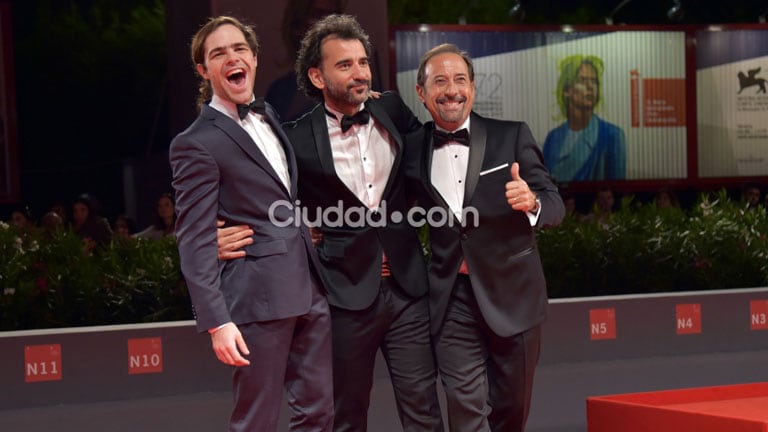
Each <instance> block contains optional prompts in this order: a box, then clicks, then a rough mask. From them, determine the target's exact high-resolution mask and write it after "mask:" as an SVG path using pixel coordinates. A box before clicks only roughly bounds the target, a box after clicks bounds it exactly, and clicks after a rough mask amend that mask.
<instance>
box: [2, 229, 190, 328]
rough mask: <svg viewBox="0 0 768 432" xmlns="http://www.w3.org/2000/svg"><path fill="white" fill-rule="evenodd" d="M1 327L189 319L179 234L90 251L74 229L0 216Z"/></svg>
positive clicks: (53, 326) (120, 241)
mask: <svg viewBox="0 0 768 432" xmlns="http://www.w3.org/2000/svg"><path fill="white" fill-rule="evenodd" d="M0 289H1V290H2V291H1V292H0V294H1V295H0V330H21V329H33V328H56V327H72V326H86V325H106V324H126V323H139V322H153V321H166V320H180V319H191V318H192V314H191V308H190V302H189V296H188V294H187V289H186V285H185V284H184V282H183V278H182V277H181V273H180V271H179V259H178V253H177V250H176V243H175V241H174V239H173V238H166V239H163V240H158V241H154V240H144V239H126V240H116V241H113V242H112V243H111V244H109V245H107V246H105V247H103V248H100V249H97V250H95V251H94V252H88V251H87V249H86V246H85V244H84V242H83V241H82V240H81V239H80V238H79V237H78V236H77V235H75V234H74V233H72V232H70V231H61V232H56V233H52V234H50V235H49V234H48V233H46V232H21V231H19V230H17V229H15V228H13V227H10V226H8V225H7V224H3V223H1V222H0Z"/></svg>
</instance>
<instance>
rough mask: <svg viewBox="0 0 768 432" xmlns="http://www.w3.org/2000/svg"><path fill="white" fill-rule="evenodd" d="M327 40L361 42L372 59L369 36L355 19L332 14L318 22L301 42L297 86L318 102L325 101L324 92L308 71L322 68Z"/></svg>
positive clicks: (297, 62) (296, 68)
mask: <svg viewBox="0 0 768 432" xmlns="http://www.w3.org/2000/svg"><path fill="white" fill-rule="evenodd" d="M327 38H335V39H341V40H355V39H357V40H359V41H360V42H361V43H362V44H363V47H364V48H365V55H367V56H368V57H371V51H372V48H371V42H370V40H369V39H368V34H367V33H366V32H365V30H363V28H362V27H361V26H360V23H358V22H357V20H356V19H355V17H353V16H351V15H343V14H331V15H328V16H326V17H325V18H323V19H321V20H319V21H318V22H316V23H315V24H314V25H313V26H312V27H311V28H310V29H309V30H308V31H307V34H305V35H304V39H302V40H301V47H300V48H299V54H298V56H297V58H296V65H295V70H296V84H298V86H299V88H300V89H301V90H302V91H304V94H306V95H307V96H308V97H309V98H311V99H314V100H316V101H318V102H321V101H322V100H323V92H322V91H321V90H320V89H318V88H317V87H315V86H314V84H312V81H310V79H309V74H308V71H309V69H310V68H313V67H320V62H321V61H322V60H323V58H322V49H321V48H322V45H323V42H324V41H325V40H326V39H327Z"/></svg>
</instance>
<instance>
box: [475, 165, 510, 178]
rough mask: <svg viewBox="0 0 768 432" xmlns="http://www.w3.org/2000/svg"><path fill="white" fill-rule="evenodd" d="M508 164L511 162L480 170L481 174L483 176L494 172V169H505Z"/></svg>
mask: <svg viewBox="0 0 768 432" xmlns="http://www.w3.org/2000/svg"><path fill="white" fill-rule="evenodd" d="M508 166H509V163H505V164H504V165H499V166H497V167H494V168H491V169H487V170H485V171H480V175H481V176H484V175H486V174H490V173H492V172H494V171H498V170H500V169H503V168H506V167H508Z"/></svg>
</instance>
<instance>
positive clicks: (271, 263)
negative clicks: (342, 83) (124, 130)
mask: <svg viewBox="0 0 768 432" xmlns="http://www.w3.org/2000/svg"><path fill="white" fill-rule="evenodd" d="M257 53H258V41H257V38H256V35H255V33H254V32H253V30H252V29H251V28H250V27H248V26H245V25H243V24H242V23H241V22H239V21H238V20H236V19H234V18H231V17H226V16H223V17H216V18H212V19H211V20H209V21H208V22H207V23H206V24H205V25H204V26H203V27H202V28H201V29H200V30H199V31H198V32H197V34H196V35H195V36H194V38H193V39H192V60H193V63H194V64H195V67H196V70H197V72H198V74H199V75H200V77H201V86H200V97H199V100H198V102H199V104H200V115H199V116H198V118H197V119H196V120H195V121H194V123H192V125H191V126H190V127H189V128H188V129H187V130H185V131H184V132H182V133H180V134H179V135H178V136H176V138H174V140H173V142H172V143H171V148H170V162H171V168H172V170H173V187H174V188H175V190H176V210H177V213H178V220H177V223H176V237H177V239H178V247H179V254H180V258H181V268H182V271H183V273H184V277H185V279H186V282H187V286H188V287H189V292H190V296H191V297H192V303H193V306H194V309H195V314H196V319H197V328H198V330H199V331H201V332H204V331H207V332H209V333H210V335H211V342H212V345H213V350H214V352H215V353H216V356H217V357H218V359H219V360H220V361H221V362H223V363H225V364H228V365H232V366H234V367H235V368H234V372H233V391H234V399H235V405H234V408H233V412H232V416H231V418H230V423H229V430H230V431H242V432H253V431H274V430H276V429H277V423H278V418H279V411H280V406H281V405H282V401H283V391H282V389H283V387H285V388H286V389H287V390H288V391H287V392H286V396H287V399H288V406H289V408H290V410H291V414H292V416H291V421H290V426H291V430H292V431H313V432H314V431H330V430H331V429H332V425H333V395H332V384H333V381H332V370H331V322H330V314H329V308H328V303H327V301H326V299H325V297H324V295H323V288H322V285H321V282H320V280H319V278H318V276H317V273H316V271H317V268H318V264H319V263H318V261H317V256H316V252H315V250H314V248H313V246H312V243H311V239H310V236H309V232H308V229H307V228H306V227H305V226H302V225H300V224H294V223H279V222H281V221H288V220H290V219H291V218H292V215H293V212H292V209H291V208H290V207H289V206H275V205H274V204H275V203H289V204H290V203H293V202H294V201H295V199H296V185H297V175H296V160H295V156H294V153H293V150H292V149H291V146H290V145H288V140H287V138H286V137H285V135H284V134H283V132H282V130H281V129H280V125H279V124H278V120H277V118H276V115H275V114H274V112H273V110H272V108H271V107H270V106H269V105H266V106H264V104H263V100H261V99H255V98H254V95H253V83H254V79H255V76H256V65H257V57H256V55H257ZM217 219H219V220H223V221H224V222H225V224H227V225H230V224H231V225H234V224H237V225H248V226H250V227H251V228H252V229H253V232H254V234H253V235H252V239H251V240H252V241H251V242H250V243H251V244H250V245H248V246H247V247H246V248H245V255H246V257H245V258H244V259H239V260H233V261H228V262H219V261H218V260H217V246H216V220H217Z"/></svg>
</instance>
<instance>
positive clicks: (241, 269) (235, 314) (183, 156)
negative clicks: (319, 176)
mask: <svg viewBox="0 0 768 432" xmlns="http://www.w3.org/2000/svg"><path fill="white" fill-rule="evenodd" d="M266 119H267V121H268V122H269V124H270V126H271V127H272V129H273V131H274V132H275V134H276V135H277V137H278V139H279V140H280V142H281V143H282V145H283V149H284V151H285V156H286V159H287V161H288V168H289V175H290V188H286V187H285V185H283V183H282V182H281V181H280V179H279V177H278V175H277V173H276V172H275V171H274V169H273V168H272V166H271V165H270V163H269V161H268V160H267V159H266V158H265V157H264V155H263V154H262V152H261V151H260V150H259V148H258V147H257V146H256V143H254V142H253V140H252V139H251V137H250V136H249V135H248V133H247V132H246V131H245V130H244V129H243V128H242V127H241V126H240V125H238V124H237V123H236V122H235V121H234V120H233V119H231V118H230V117H228V116H226V115H225V114H222V113H221V112H219V111H218V110H216V109H214V108H211V107H209V106H207V105H205V106H203V107H202V110H201V112H200V115H199V116H198V118H197V119H196V120H195V121H194V122H193V123H192V125H191V126H190V127H189V128H188V129H187V130H185V131H184V132H182V133H180V134H179V135H177V136H176V137H175V138H174V139H173V141H172V142H171V147H170V162H171V168H172V171H173V187H174V189H175V190H176V211H177V213H178V219H177V221H176V238H177V241H178V248H179V255H180V259H181V270H182V272H183V274H184V278H185V280H186V282H187V286H188V288H189V293H190V296H191V298H192V303H193V306H194V308H195V315H196V319H197V327H198V330H199V331H205V330H208V329H211V328H214V327H217V326H219V325H221V324H224V323H226V322H228V321H233V322H234V323H235V324H244V323H249V322H255V321H268V320H276V319H282V318H288V317H292V316H299V315H303V314H305V313H307V312H308V311H309V308H310V304H311V298H312V290H311V285H310V277H311V272H312V271H314V270H313V267H316V266H317V265H319V263H318V262H317V256H316V253H315V250H314V248H313V247H312V243H311V240H310V236H309V231H308V229H307V228H306V226H299V225H297V224H295V223H291V224H286V226H278V225H277V224H274V223H272V221H271V220H270V213H274V216H275V217H277V218H278V219H279V220H283V221H285V220H289V219H290V218H291V217H293V215H294V212H293V211H292V209H291V204H292V203H293V202H294V201H295V199H296V186H297V175H296V173H297V169H296V161H295V157H294V154H293V150H292V149H291V146H290V145H289V144H288V139H287V138H286V137H285V135H284V134H283V132H282V129H281V128H280V125H279V123H278V120H277V117H276V115H275V113H274V110H273V109H272V107H271V106H269V105H267V112H266ZM274 203H285V205H279V206H276V207H274V208H273V209H272V210H270V208H271V207H272V206H273V204H274ZM217 219H221V220H224V221H226V223H227V224H243V225H248V226H250V227H251V228H253V230H254V232H255V234H254V235H253V240H254V242H253V244H251V245H249V246H247V247H246V248H245V249H246V258H245V259H237V260H231V261H226V262H219V261H218V258H217V244H216V220H217ZM280 225H283V224H280ZM313 263H314V265H313Z"/></svg>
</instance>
